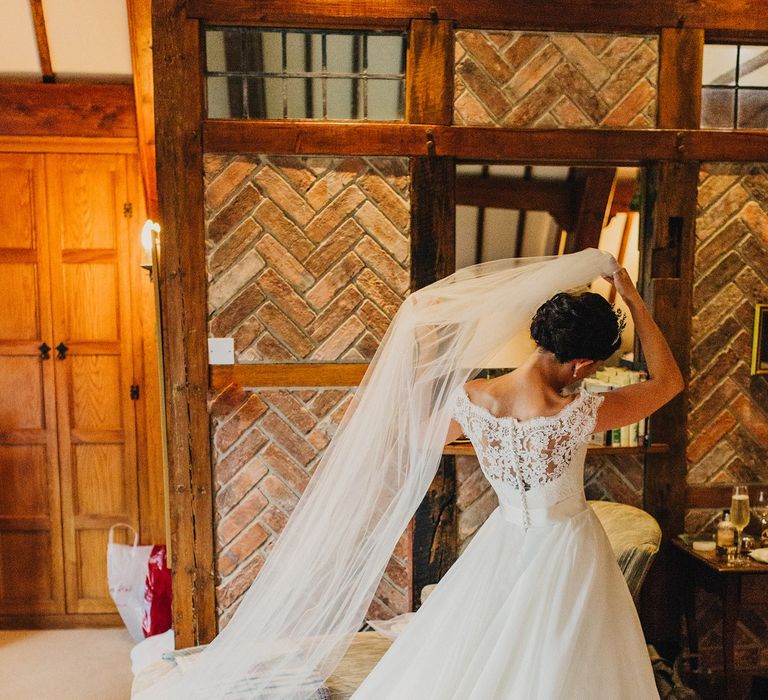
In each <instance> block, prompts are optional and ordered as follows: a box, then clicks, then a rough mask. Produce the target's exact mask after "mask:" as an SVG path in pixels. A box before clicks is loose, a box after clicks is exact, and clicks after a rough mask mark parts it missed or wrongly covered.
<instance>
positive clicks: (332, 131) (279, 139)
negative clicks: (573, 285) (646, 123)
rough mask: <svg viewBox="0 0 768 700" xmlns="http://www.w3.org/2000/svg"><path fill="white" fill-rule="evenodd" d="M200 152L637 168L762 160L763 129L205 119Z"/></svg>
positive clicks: (767, 143)
mask: <svg viewBox="0 0 768 700" xmlns="http://www.w3.org/2000/svg"><path fill="white" fill-rule="evenodd" d="M203 146H204V149H205V152H206V153H274V154H279V153H288V154H295V155H323V154H327V155H371V156H376V155H381V156H427V155H429V154H430V153H434V155H437V156H448V157H455V158H459V159H464V160H471V161H478V160H481V161H488V162H505V163H523V164H527V163H530V162H549V163H561V164H566V165H567V164H573V163H575V162H577V163H581V164H584V165H588V164H595V165H600V164H614V165H622V164H623V165H637V164H642V163H645V162H648V161H655V160H677V161H691V160H695V161H699V160H724V161H725V160H727V161H761V160H768V131H762V130H761V131H758V130H741V129H739V130H735V129H734V130H719V129H689V128H686V129H503V128H497V127H472V126H445V125H440V124H433V125H430V124H401V123H397V122H344V123H342V122H319V121H318V122H307V121H291V120H276V121H271V120H264V121H245V120H233V119H208V120H206V121H205V123H204V125H203Z"/></svg>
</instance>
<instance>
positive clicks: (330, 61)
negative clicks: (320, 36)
mask: <svg viewBox="0 0 768 700" xmlns="http://www.w3.org/2000/svg"><path fill="white" fill-rule="evenodd" d="M355 39H358V37H353V36H352V35H351V34H328V35H327V36H326V39H325V47H326V52H327V54H326V61H327V67H328V72H329V73H354V72H359V71H360V70H362V66H363V64H362V62H361V61H360V55H359V52H360V49H359V44H360V41H359V40H358V41H355ZM356 44H357V46H356Z"/></svg>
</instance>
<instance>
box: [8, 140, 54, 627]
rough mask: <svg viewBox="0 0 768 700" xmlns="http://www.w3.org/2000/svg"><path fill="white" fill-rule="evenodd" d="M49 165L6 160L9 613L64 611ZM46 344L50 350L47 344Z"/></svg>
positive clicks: (31, 159) (26, 158) (25, 158)
mask: <svg viewBox="0 0 768 700" xmlns="http://www.w3.org/2000/svg"><path fill="white" fill-rule="evenodd" d="M44 167H45V164H44V159H43V156H40V155H30V154H16V153H0V182H2V183H3V186H2V187H0V279H2V280H3V287H4V289H3V311H2V313H0V614H7V615H38V614H56V613H62V612H64V568H63V555H62V531H61V513H60V494H59V473H58V464H57V435H56V432H57V422H56V401H55V379H54V366H53V359H52V355H51V354H50V353H49V354H48V355H47V357H48V359H46V353H45V352H43V351H42V350H41V346H42V345H43V343H45V346H47V347H49V348H50V347H52V346H53V344H54V341H53V328H52V319H51V305H50V288H49V279H50V270H49V263H50V261H49V254H48V222H47V212H46V207H45V177H44ZM45 346H44V347H45Z"/></svg>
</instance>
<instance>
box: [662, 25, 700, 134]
mask: <svg viewBox="0 0 768 700" xmlns="http://www.w3.org/2000/svg"><path fill="white" fill-rule="evenodd" d="M703 63H704V30H703V29H662V30H661V40H660V42H659V88H660V89H659V99H658V125H659V127H661V128H669V129H675V128H680V127H688V128H690V129H695V128H697V127H698V126H699V122H700V119H701V72H702V67H703Z"/></svg>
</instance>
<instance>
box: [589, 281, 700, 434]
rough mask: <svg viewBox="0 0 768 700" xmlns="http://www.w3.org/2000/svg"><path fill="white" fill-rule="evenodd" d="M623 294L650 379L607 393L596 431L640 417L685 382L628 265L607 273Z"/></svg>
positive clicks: (681, 386)
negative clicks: (610, 273)
mask: <svg viewBox="0 0 768 700" xmlns="http://www.w3.org/2000/svg"><path fill="white" fill-rule="evenodd" d="M606 279H607V280H608V281H610V282H611V283H612V284H613V285H614V286H615V287H616V291H617V292H618V293H619V294H621V297H622V299H624V301H625V302H626V304H627V307H628V308H629V312H630V313H631V314H632V319H633V321H634V322H635V332H636V333H637V334H638V336H639V338H640V344H641V345H642V348H643V355H644V356H645V361H646V365H647V367H648V381H645V382H640V383H639V384H632V385H630V386H626V387H622V388H621V389H616V390H615V391H612V392H610V393H607V394H605V401H604V402H603V404H602V406H601V407H600V410H599V412H598V414H597V425H596V426H595V432H601V431H603V430H610V429H611V428H617V427H619V426H622V425H629V424H630V423H634V422H636V421H639V420H641V419H643V418H645V417H646V416H648V415H650V414H651V413H653V412H654V411H655V410H657V409H658V408H661V407H662V406H663V405H664V404H665V403H667V402H668V401H670V400H671V399H672V398H674V397H675V396H677V394H679V393H680V392H681V391H682V390H683V388H684V386H685V384H684V381H683V375H682V374H681V373H680V369H679V368H678V366H677V363H676V362H675V358H674V357H673V355H672V351H671V350H670V349H669V345H668V344H667V341H666V339H665V338H664V335H663V334H662V332H661V330H660V329H659V327H658V326H657V325H656V322H655V321H654V320H653V317H652V316H651V314H650V312H649V311H648V309H647V307H646V306H645V303H644V302H643V299H642V297H641V296H640V294H639V292H638V291H637V289H636V288H635V285H634V284H633V283H632V280H631V279H630V277H629V275H628V274H627V271H626V270H625V269H624V268H621V269H619V270H617V271H616V272H615V273H614V274H613V276H612V277H606Z"/></svg>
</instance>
